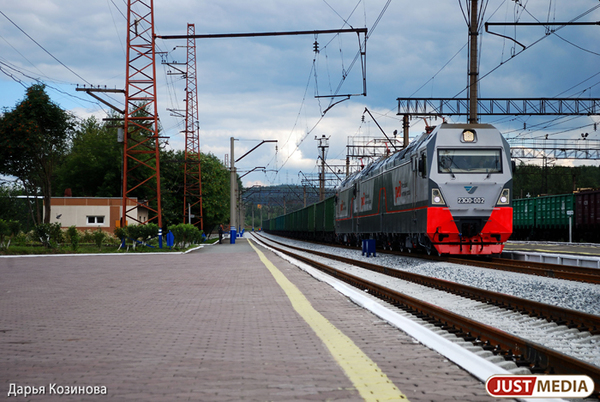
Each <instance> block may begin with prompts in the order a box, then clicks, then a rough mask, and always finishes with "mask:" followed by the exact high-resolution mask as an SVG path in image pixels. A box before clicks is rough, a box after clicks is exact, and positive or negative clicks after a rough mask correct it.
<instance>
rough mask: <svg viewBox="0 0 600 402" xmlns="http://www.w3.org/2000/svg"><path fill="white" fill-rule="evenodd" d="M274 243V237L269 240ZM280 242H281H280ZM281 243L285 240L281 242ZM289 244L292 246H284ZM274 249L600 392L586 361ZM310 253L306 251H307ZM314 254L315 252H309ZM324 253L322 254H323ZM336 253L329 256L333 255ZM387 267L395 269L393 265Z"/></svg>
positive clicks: (599, 374)
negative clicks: (582, 378) (582, 379)
mask: <svg viewBox="0 0 600 402" xmlns="http://www.w3.org/2000/svg"><path fill="white" fill-rule="evenodd" d="M266 240H268V241H269V242H273V240H271V239H266ZM276 243H277V242H276ZM279 244H281V243H279ZM284 246H285V247H289V248H294V249H295V247H290V246H288V245H284ZM270 247H272V248H273V249H275V250H277V251H279V252H282V253H284V254H287V255H291V256H293V257H294V258H296V259H298V260H300V261H303V262H305V263H307V264H309V265H311V266H313V267H315V268H317V269H319V270H321V271H323V272H325V273H327V274H329V275H331V276H333V277H335V278H337V279H339V280H342V281H344V282H346V283H348V284H350V285H352V286H355V287H357V288H359V289H362V290H367V291H368V292H369V293H370V294H372V295H374V296H376V297H379V298H381V299H382V300H385V301H387V302H389V303H391V304H393V305H396V306H398V307H400V308H402V309H404V310H406V311H408V312H410V313H412V314H415V315H417V316H418V317H419V318H423V319H425V320H426V321H435V322H436V325H437V326H441V327H442V329H448V330H450V332H453V333H455V334H456V335H457V336H460V337H463V338H464V339H465V340H468V341H475V342H474V343H475V344H478V345H481V346H482V347H483V348H484V349H486V350H490V351H492V352H493V353H494V354H502V355H504V357H505V359H507V360H509V359H512V360H515V362H516V363H517V364H518V365H525V364H527V365H529V366H530V368H531V370H532V371H533V372H536V373H537V372H545V373H549V374H583V375H587V376H589V377H590V378H592V379H593V380H594V384H595V392H596V393H598V392H600V367H598V366H595V365H592V364H589V363H586V362H583V361H581V360H578V359H575V358H573V357H570V356H567V355H565V354H563V353H560V352H557V351H555V350H552V349H549V348H547V347H545V346H542V345H538V344H536V343H533V342H529V341H527V340H525V339H523V338H520V337H517V336H514V335H511V334H508V333H506V332H504V331H501V330H498V329H496V328H494V327H491V326H489V325H486V324H482V323H479V322H477V321H474V320H471V319H469V318H466V317H463V316H461V315H458V314H455V313H452V312H450V311H448V310H445V309H443V308H440V307H437V306H435V305H433V304H431V303H427V302H425V301H422V300H419V299H416V298H414V297H411V296H408V295H405V294H402V293H400V292H398V291H395V290H392V289H388V288H386V287H384V286H381V285H378V284H376V283H373V282H370V281H368V280H366V279H363V278H360V277H357V276H355V275H352V274H349V273H346V272H343V271H341V270H338V269H335V268H333V267H330V266H328V265H326V264H323V263H320V262H318V261H314V260H312V259H310V258H308V257H305V256H302V255H299V254H296V253H293V252H291V251H289V250H284V249H281V248H279V247H276V246H272V245H270ZM303 251H304V252H307V251H306V250H303ZM308 252H310V253H313V251H308ZM321 254H322V253H321ZM333 257H335V256H328V257H327V258H332V259H336V258H333ZM387 270H390V271H393V269H391V268H387Z"/></svg>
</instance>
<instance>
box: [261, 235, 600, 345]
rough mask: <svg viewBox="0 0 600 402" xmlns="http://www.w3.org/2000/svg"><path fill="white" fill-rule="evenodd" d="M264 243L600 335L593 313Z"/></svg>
mask: <svg viewBox="0 0 600 402" xmlns="http://www.w3.org/2000/svg"><path fill="white" fill-rule="evenodd" d="M267 240H268V241H271V242H274V243H277V244H280V245H282V246H285V247H289V248H292V249H294V250H299V251H304V252H308V253H311V254H314V255H318V256H321V257H325V258H329V259H332V260H336V261H340V262H343V263H346V264H351V265H355V266H359V267H361V268H364V269H368V270H370V271H374V272H379V273H381V274H384V275H388V276H392V277H395V278H399V279H404V280H406V281H410V282H413V283H417V284H419V285H423V286H427V287H430V288H434V289H439V290H443V291H446V292H449V293H453V294H456V295H459V296H462V297H467V298H469V299H473V300H477V301H484V302H488V303H491V304H494V305H496V306H498V307H503V308H506V309H510V310H514V311H518V312H521V313H526V314H529V315H530V316H532V317H541V318H545V319H547V320H548V321H552V322H555V323H556V324H558V325H567V326H568V327H569V328H577V329H579V330H580V331H589V332H590V333H592V334H600V316H597V315H594V314H588V313H584V312H581V311H577V310H572V309H568V308H564V307H558V306H553V305H550V304H545V303H540V302H536V301H533V300H528V299H522V298H520V297H516V296H511V295H507V294H505V293H498V292H492V291H490V290H485V289H479V288H476V287H473V286H469V285H463V284H460V283H456V282H452V281H448V280H445V279H439V278H432V277H429V276H425V275H420V274H416V273H413V272H408V271H403V270H400V269H396V268H389V267H382V266H381V265H377V264H373V263H369V262H364V261H357V260H353V259H351V258H346V257H341V256H337V255H332V254H327V253H322V252H319V251H314V250H306V249H303V248H301V247H295V246H290V245H287V244H284V243H281V242H278V241H276V240H272V239H267Z"/></svg>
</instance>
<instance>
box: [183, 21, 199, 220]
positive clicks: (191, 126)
mask: <svg viewBox="0 0 600 402" xmlns="http://www.w3.org/2000/svg"><path fill="white" fill-rule="evenodd" d="M187 33H188V39H187V73H186V97H185V98H186V104H185V175H184V193H183V216H184V222H190V221H191V222H192V223H193V224H194V225H196V226H198V227H199V228H200V229H201V230H204V222H203V217H202V177H201V166H200V132H199V126H198V78H197V73H196V71H197V70H196V39H195V38H194V37H193V35H195V34H196V28H195V25H194V24H188V25H187Z"/></svg>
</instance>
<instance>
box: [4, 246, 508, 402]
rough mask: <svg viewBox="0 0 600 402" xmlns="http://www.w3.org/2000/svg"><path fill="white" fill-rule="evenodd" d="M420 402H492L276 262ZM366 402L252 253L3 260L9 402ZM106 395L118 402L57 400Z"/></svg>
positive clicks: (454, 372)
mask: <svg viewBox="0 0 600 402" xmlns="http://www.w3.org/2000/svg"><path fill="white" fill-rule="evenodd" d="M264 253H265V255H266V256H267V258H268V259H269V260H270V261H271V262H273V263H274V264H275V265H276V266H277V268H278V269H279V270H280V271H281V272H282V273H283V274H284V275H285V276H286V277H287V278H288V279H289V280H290V281H291V282H292V283H294V284H295V285H296V286H297V287H298V289H300V291H301V292H302V293H303V294H304V295H305V296H306V298H307V299H308V300H309V301H310V302H311V303H312V305H313V306H314V308H315V309H316V310H317V311H319V312H320V313H321V314H322V315H323V316H324V317H325V318H327V319H328V320H329V321H330V322H331V323H332V324H333V325H335V326H336V327H337V328H338V329H339V330H341V331H342V332H343V333H344V334H345V335H346V336H348V337H350V338H351V339H352V341H353V342H354V343H355V344H356V345H357V346H358V347H359V348H360V349H362V351H363V352H364V353H366V354H367V355H368V356H369V357H370V358H371V359H372V360H373V361H375V362H376V363H377V365H378V366H379V367H380V368H381V370H382V371H383V372H384V373H385V374H387V376H388V377H389V379H390V380H392V381H393V382H394V384H395V385H396V386H397V387H398V388H399V389H400V390H401V391H402V392H403V393H404V394H405V395H406V396H407V397H408V399H409V400H411V401H435V402H437V401H473V402H479V401H488V400H489V401H491V400H497V399H493V398H491V397H489V396H488V395H487V394H486V392H485V389H484V386H483V384H481V383H480V382H479V381H478V380H476V379H475V378H473V377H472V376H470V375H469V374H468V373H466V372H465V371H463V370H462V369H460V368H459V367H457V366H455V365H454V364H452V363H450V362H448V361H447V360H446V359H445V358H444V357H442V356H440V355H439V354H437V353H435V352H433V351H431V350H429V349H427V348H425V347H423V346H422V345H420V344H418V343H417V342H416V341H415V340H413V339H412V338H410V337H409V336H407V335H406V334H404V333H403V332H401V331H399V330H398V329H396V328H393V327H392V326H390V325H388V324H387V323H385V322H383V321H381V320H380V319H378V318H377V317H375V316H374V315H372V314H371V313H370V312H368V311H366V310H363V309H362V308H360V307H358V306H356V305H355V304H353V303H351V302H350V301H349V300H348V299H346V298H345V297H344V296H342V295H341V294H339V293H337V292H336V291H335V290H334V289H332V288H331V287H330V286H329V285H327V284H324V283H321V282H318V281H316V280H315V279H313V278H312V277H310V276H309V275H308V274H306V273H305V272H303V271H301V270H300V269H298V268H297V267H295V266H293V265H291V264H289V263H288V262H286V261H284V260H282V259H280V258H279V257H277V256H276V255H274V254H273V253H271V252H269V251H264ZM11 383H13V384H16V386H32V387H36V388H38V389H39V387H45V391H46V394H45V395H31V396H29V397H28V398H23V397H22V396H21V397H17V398H10V399H13V400H31V401H49V400H50V401H53V400H57V401H74V400H82V401H89V400H123V401H125V400H139V401H172V400H190V401H240V400H251V401H288V400H307V401H308V400H319V401H320V400H336V401H337V400H343V401H358V400H362V398H361V396H360V395H359V393H358V391H357V390H356V388H355V387H354V384H353V383H352V382H351V381H350V380H349V379H348V377H346V375H345V374H344V372H343V370H342V369H341V368H340V366H339V365H338V364H337V363H336V361H335V360H334V358H333V357H332V355H331V353H330V352H329V350H328V349H327V348H326V347H325V346H324V344H323V342H322V341H321V340H320V339H319V338H318V337H317V336H316V334H315V332H314V331H313V330H312V329H311V328H310V326H309V325H308V324H307V322H306V321H304V319H303V318H302V317H301V316H300V315H298V314H297V313H296V312H295V311H294V309H293V308H292V306H291V303H290V301H289V299H288V298H287V296H286V294H285V293H284V291H283V290H282V289H281V287H280V286H279V285H278V284H277V283H276V282H275V280H274V278H273V276H272V275H271V273H270V272H269V271H268V270H267V269H266V268H265V266H264V264H263V263H262V262H261V261H260V260H259V258H258V256H257V254H256V252H255V251H254V250H253V249H252V248H251V247H250V245H249V244H248V240H246V239H239V240H238V241H237V242H236V244H235V245H231V244H229V243H228V242H227V243H226V242H223V244H220V245H218V244H217V245H213V246H207V247H205V248H203V249H201V250H198V251H195V252H192V253H189V254H186V255H119V256H89V257H84V256H75V257H74V256H45V257H36V258H0V399H4V398H6V397H7V394H8V392H9V384H11ZM50 384H56V385H55V387H58V386H64V387H78V386H83V387H86V386H92V387H93V386H104V387H106V390H107V395H58V394H53V395H49V393H48V391H49V385H50Z"/></svg>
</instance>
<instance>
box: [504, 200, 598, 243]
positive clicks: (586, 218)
mask: <svg viewBox="0 0 600 402" xmlns="http://www.w3.org/2000/svg"><path fill="white" fill-rule="evenodd" d="M513 208H514V234H513V237H512V239H516V240H557V241H567V240H569V230H571V237H572V240H573V241H586V242H599V241H600V190H584V191H577V192H574V193H571V194H560V195H543V196H539V197H531V198H522V199H518V200H514V206H513Z"/></svg>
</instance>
